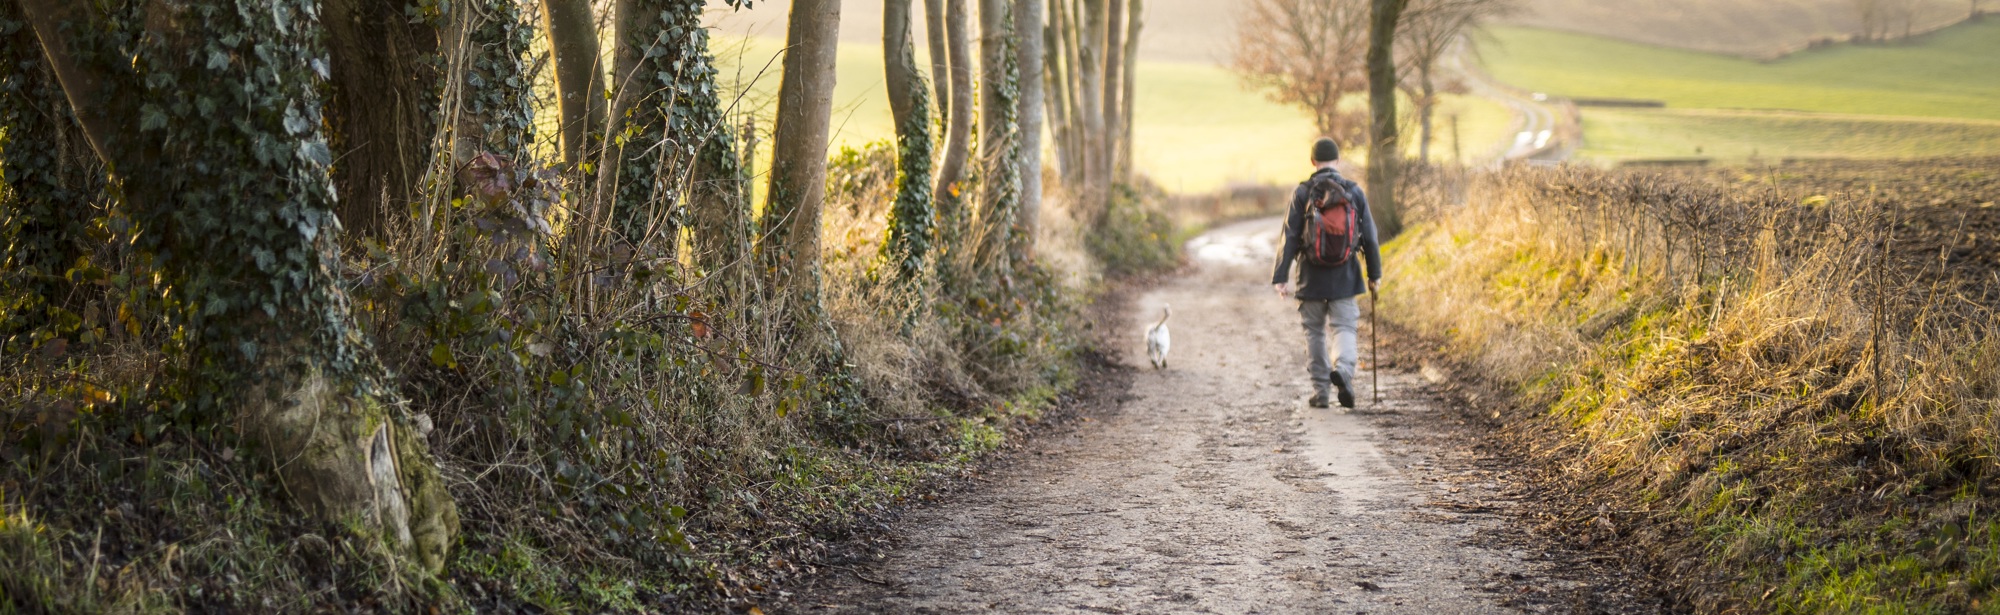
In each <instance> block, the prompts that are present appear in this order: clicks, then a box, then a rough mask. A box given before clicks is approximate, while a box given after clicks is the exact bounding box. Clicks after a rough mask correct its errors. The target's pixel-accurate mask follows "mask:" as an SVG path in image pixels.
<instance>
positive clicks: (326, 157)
mask: <svg viewBox="0 0 2000 615" xmlns="http://www.w3.org/2000/svg"><path fill="white" fill-rule="evenodd" d="M299 155H301V156H305V157H306V160H311V161H313V163H314V164H317V165H319V166H322V167H326V166H333V151H332V150H329V149H327V147H326V142H325V141H321V140H319V139H311V140H308V141H306V142H304V143H300V144H299Z"/></svg>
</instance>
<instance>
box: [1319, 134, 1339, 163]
mask: <svg viewBox="0 0 2000 615" xmlns="http://www.w3.org/2000/svg"><path fill="white" fill-rule="evenodd" d="M1339 159H1340V145H1339V144H1337V143H1334V142H1333V139H1329V138H1326V137H1320V139H1319V140H1318V141H1314V142H1313V162H1333V161H1335V160H1339Z"/></svg>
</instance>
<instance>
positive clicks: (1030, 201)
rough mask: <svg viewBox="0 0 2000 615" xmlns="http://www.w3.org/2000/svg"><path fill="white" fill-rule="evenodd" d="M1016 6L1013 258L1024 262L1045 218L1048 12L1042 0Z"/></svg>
mask: <svg viewBox="0 0 2000 615" xmlns="http://www.w3.org/2000/svg"><path fill="white" fill-rule="evenodd" d="M1017 2H1018V3H1017V5H1016V6H1015V7H1014V40H1015V45H1016V47H1017V50H1016V52H1015V54H1016V55H1015V59H1014V61H1015V65H1016V66H1017V67H1019V69H1020V78H1019V81H1020V85H1021V88H1020V89H1021V96H1020V102H1019V105H1018V110H1017V111H1016V112H1015V113H1016V114H1017V116H1018V117H1019V118H1020V134H1019V137H1018V138H1019V141H1020V157H1019V163H1018V164H1019V168H1020V172H1021V209H1020V213H1018V214H1016V216H1015V219H1014V230H1013V233H1012V234H1011V236H1012V238H1013V245H1012V249H1011V250H1009V251H1010V252H1011V253H1012V255H1013V258H1014V259H1015V260H1016V261H1019V263H1017V264H1022V263H1025V262H1027V261H1028V260H1030V259H1032V258H1033V257H1034V250H1035V234H1036V231H1037V228H1038V227H1039V226H1040V225H1041V219H1042V125H1043V109H1045V108H1046V105H1045V104H1044V100H1043V99H1044V98H1046V96H1047V94H1046V92H1045V91H1044V87H1043V85H1044V84H1043V75H1042V69H1043V66H1044V63H1045V60H1044V59H1043V56H1044V55H1045V54H1046V53H1047V47H1045V46H1044V45H1043V43H1044V36H1045V35H1046V33H1045V32H1044V31H1043V29H1044V22H1046V21H1047V13H1046V12H1045V9H1044V8H1043V4H1042V2H1043V0H1017Z"/></svg>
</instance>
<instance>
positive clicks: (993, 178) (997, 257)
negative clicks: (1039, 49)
mask: <svg viewBox="0 0 2000 615" xmlns="http://www.w3.org/2000/svg"><path fill="white" fill-rule="evenodd" d="M1012 4H1013V3H1012V2H1011V0H980V3H979V49H980V54H979V55H980V63H979V65H980V86H979V96H980V101H979V109H980V116H979V128H980V133H981V134H980V137H979V159H980V163H981V164H980V166H981V171H980V199H979V200H980V224H979V230H980V232H981V238H980V239H981V245H980V248H979V257H980V258H979V261H980V263H982V264H983V265H984V266H985V267H986V268H987V273H988V274H990V275H991V277H994V278H999V277H1002V276H1005V275H1007V274H1008V273H1010V272H1011V271H1012V264H1011V263H1010V261H1009V258H1008V257H1009V256H1010V249H1009V248H1011V247H1013V246H1012V244H1013V232H1014V224H1015V217H1016V215H1017V214H1018V213H1019V211H1020V202H1021V201H1020V198H1021V166H1020V163H1021V160H1020V155H1021V153H1020V142H1019V140H1018V139H1017V136H1016V133H1017V132H1018V131H1019V125H1020V122H1019V113H1020V106H1019V104H1020V99H1019V96H1020V70H1019V67H1018V66H1017V64H1016V61H1017V60H1016V56H1015V52H1014V39H1015V37H1014V15H1013V10H1012V8H1013V7H1012V6H1011V5H1012Z"/></svg>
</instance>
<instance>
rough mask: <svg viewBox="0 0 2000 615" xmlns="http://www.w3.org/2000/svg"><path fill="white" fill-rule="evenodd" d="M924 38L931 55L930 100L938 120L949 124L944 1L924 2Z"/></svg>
mask: <svg viewBox="0 0 2000 615" xmlns="http://www.w3.org/2000/svg"><path fill="white" fill-rule="evenodd" d="M924 23H925V28H924V38H925V39H926V40H927V41H928V42H929V46H930V54H931V86H932V87H934V88H936V89H934V90H932V91H931V94H932V95H931V100H935V101H937V106H938V119H939V121H940V122H942V123H944V124H947V125H949V124H951V103H952V100H951V52H950V42H949V41H950V38H951V36H950V34H949V33H948V32H947V31H946V30H947V28H946V27H945V25H944V24H945V0H924Z"/></svg>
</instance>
